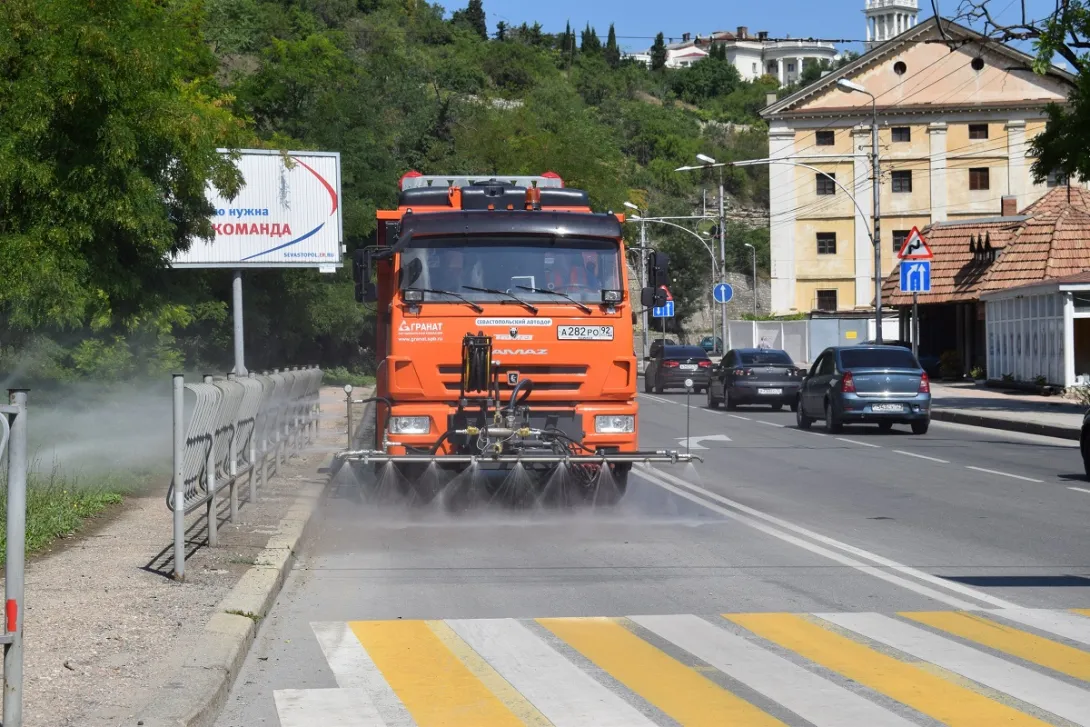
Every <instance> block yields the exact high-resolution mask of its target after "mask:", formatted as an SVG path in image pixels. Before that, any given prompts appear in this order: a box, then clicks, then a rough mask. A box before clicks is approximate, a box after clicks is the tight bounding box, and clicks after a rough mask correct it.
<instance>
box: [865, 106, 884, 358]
mask: <svg viewBox="0 0 1090 727" xmlns="http://www.w3.org/2000/svg"><path fill="white" fill-rule="evenodd" d="M868 95H870V102H871V124H870V143H871V173H872V174H873V175H874V176H873V179H872V181H871V186H872V188H873V192H874V340H875V341H877V342H878V343H881V342H882V233H881V222H880V221H881V218H882V213H881V207H880V205H881V198H882V195H881V181H882V171H881V167H880V166H879V164H878V102H877V99H875V97H874V95H873V94H868Z"/></svg>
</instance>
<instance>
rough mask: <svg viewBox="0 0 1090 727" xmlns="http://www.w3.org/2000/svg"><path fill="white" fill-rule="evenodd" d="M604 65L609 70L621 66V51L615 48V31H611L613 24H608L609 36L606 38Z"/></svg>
mask: <svg viewBox="0 0 1090 727" xmlns="http://www.w3.org/2000/svg"><path fill="white" fill-rule="evenodd" d="M605 55H606V63H608V64H609V67H610V68H616V67H617V66H619V65H620V64H621V49H620V48H619V47H618V46H617V31H616V30H614V29H613V23H610V24H609V35H608V36H607V37H606V52H605Z"/></svg>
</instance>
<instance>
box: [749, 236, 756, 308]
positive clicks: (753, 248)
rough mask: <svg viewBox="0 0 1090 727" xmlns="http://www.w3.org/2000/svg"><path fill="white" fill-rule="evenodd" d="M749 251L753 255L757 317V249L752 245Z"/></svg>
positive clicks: (754, 304) (754, 305)
mask: <svg viewBox="0 0 1090 727" xmlns="http://www.w3.org/2000/svg"><path fill="white" fill-rule="evenodd" d="M749 251H750V252H751V253H753V316H754V317H756V316H757V248H756V247H755V246H753V245H750V247H749Z"/></svg>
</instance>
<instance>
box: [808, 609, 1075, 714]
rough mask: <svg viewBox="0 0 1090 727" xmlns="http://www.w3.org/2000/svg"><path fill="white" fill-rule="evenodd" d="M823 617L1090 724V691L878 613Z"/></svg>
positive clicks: (1026, 700) (826, 615)
mask: <svg viewBox="0 0 1090 727" xmlns="http://www.w3.org/2000/svg"><path fill="white" fill-rule="evenodd" d="M814 615H815V616H817V617H819V618H823V619H825V620H826V621H829V622H831V623H834V624H836V625H837V626H840V627H842V628H846V629H848V630H850V631H854V632H855V633H857V634H862V635H863V636H866V637H867V638H868V639H871V640H872V641H877V642H878V643H880V644H885V645H886V646H892V647H893V648H894V649H897V650H898V651H903V652H904V653H906V654H909V655H910V656H914V657H916V658H917V659H923V660H924V661H927V662H930V663H932V664H935V665H936V666H940V667H942V668H943V669H947V670H949V671H952V672H954V673H955V674H960V675H962V676H963V677H966V678H967V679H972V680H973V681H974V682H979V683H980V684H983V685H984V686H986V687H991V688H992V689H995V690H997V691H1000V692H1003V693H1004V694H1009V695H1010V696H1012V697H1014V698H1015V699H1020V700H1022V701H1023V702H1026V703H1027V704H1032V705H1035V706H1037V707H1040V708H1041V709H1044V710H1047V711H1049V712H1051V713H1052V714H1056V715H1059V716H1060V717H1063V718H1064V719H1068V720H1071V721H1072V722H1074V723H1075V724H1081V725H1090V692H1086V691H1083V690H1082V689H1079V688H1078V687H1076V686H1073V685H1071V684H1066V683H1064V682H1062V681H1060V680H1059V679H1053V678H1052V677H1049V676H1045V675H1044V674H1041V673H1039V672H1035V671H1033V670H1032V669H1027V668H1026V667H1024V666H1020V665H1018V664H1014V663H1011V662H1009V661H1004V660H1003V659H1000V658H998V657H995V656H992V655H991V654H987V653H985V652H983V651H979V650H977V649H973V648H971V647H968V646H965V645H964V644H959V643H958V642H956V641H954V640H952V639H947V638H943V637H941V636H938V635H936V634H933V633H931V632H930V631H925V630H924V629H921V628H917V627H916V626H909V625H908V624H906V623H902V622H901V621H897V620H896V619H892V618H890V617H889V616H883V615H881V614H878V613H830V614H825V613H818V614H814Z"/></svg>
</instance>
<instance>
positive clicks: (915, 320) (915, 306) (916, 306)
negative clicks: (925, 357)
mask: <svg viewBox="0 0 1090 727" xmlns="http://www.w3.org/2000/svg"><path fill="white" fill-rule="evenodd" d="M912 355H913V356H919V355H920V294H919V293H913V294H912Z"/></svg>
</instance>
